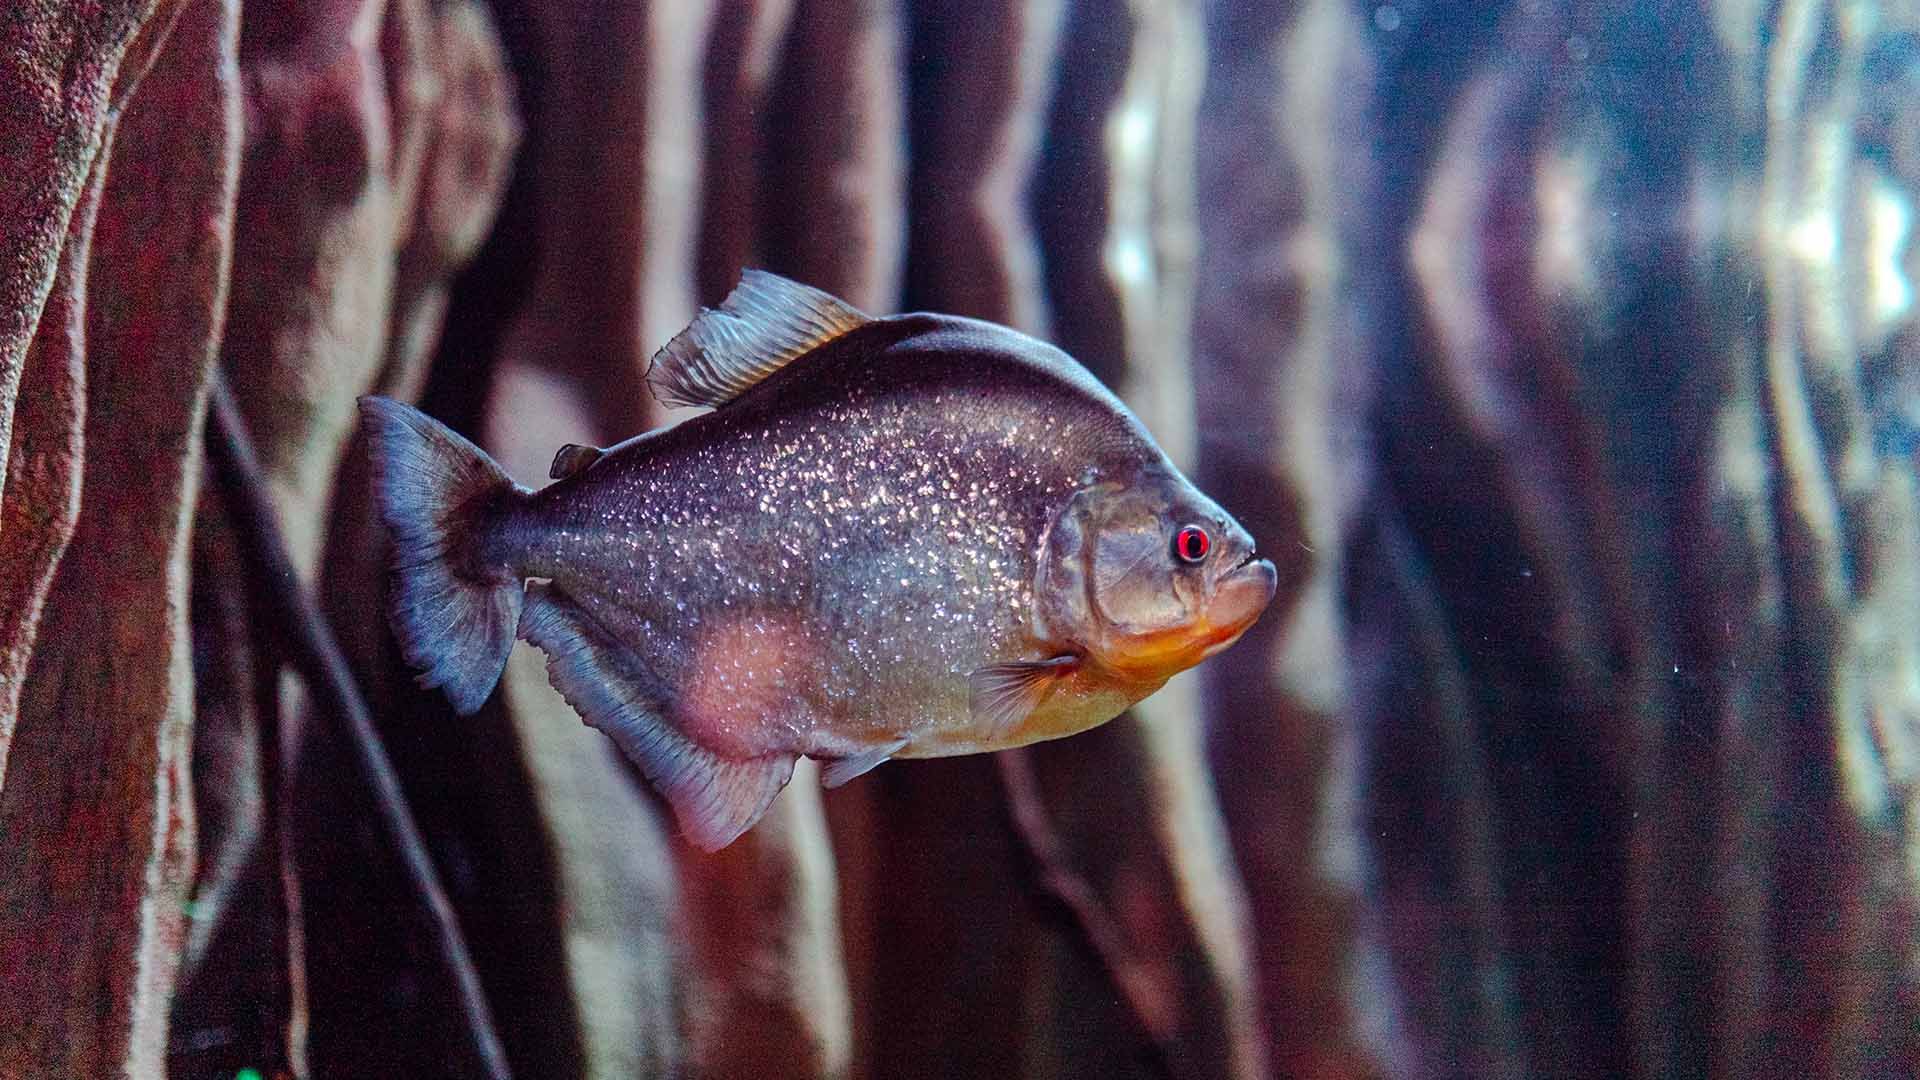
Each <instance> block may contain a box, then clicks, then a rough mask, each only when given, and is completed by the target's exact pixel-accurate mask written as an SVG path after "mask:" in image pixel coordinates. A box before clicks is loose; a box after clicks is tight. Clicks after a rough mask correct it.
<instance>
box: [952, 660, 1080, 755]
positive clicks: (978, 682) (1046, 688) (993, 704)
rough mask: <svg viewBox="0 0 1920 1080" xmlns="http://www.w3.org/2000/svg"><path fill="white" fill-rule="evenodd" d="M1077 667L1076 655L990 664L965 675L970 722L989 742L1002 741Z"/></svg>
mask: <svg viewBox="0 0 1920 1080" xmlns="http://www.w3.org/2000/svg"><path fill="white" fill-rule="evenodd" d="M1079 668H1080V658H1079V657H1077V656H1056V657H1054V658H1053V659H1051V660H1033V661H1019V662H1016V663H1011V664H993V665H991V666H989V667H983V668H981V669H980V670H979V671H976V672H974V673H973V674H971V675H969V676H967V698H968V701H967V704H968V708H969V710H970V711H971V712H972V713H973V722H974V724H975V725H976V726H978V727H979V728H980V730H981V732H982V733H983V734H985V735H986V737H987V738H989V739H1000V738H1005V737H1006V736H1007V735H1009V734H1011V733H1012V732H1013V729H1014V728H1016V727H1019V726H1020V722H1021V721H1022V720H1025V719H1026V718H1027V717H1028V715H1030V714H1031V713H1032V712H1033V710H1035V709H1037V708H1039V707H1040V705H1041V703H1042V702H1044V701H1046V700H1047V695H1049V694H1051V693H1053V690H1054V688H1055V687H1056V686H1058V685H1060V681H1061V680H1062V679H1065V678H1067V677H1068V676H1070V675H1072V674H1073V673H1074V672H1075V671H1078V670H1079Z"/></svg>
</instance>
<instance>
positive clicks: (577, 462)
mask: <svg viewBox="0 0 1920 1080" xmlns="http://www.w3.org/2000/svg"><path fill="white" fill-rule="evenodd" d="M606 453H607V452H606V451H605V450H602V449H600V448H599V447H597V446H582V445H580V444H579V443H568V444H567V445H565V446H563V447H561V448H560V450H559V452H558V453H556V454H554V455H553V464H552V465H550V466H548V467H547V479H549V480H565V479H566V478H567V477H569V476H572V475H573V474H574V473H577V472H579V471H580V470H581V469H584V468H586V467H587V466H589V465H591V464H593V463H594V462H596V461H599V460H600V459H601V458H602V457H605V456H606Z"/></svg>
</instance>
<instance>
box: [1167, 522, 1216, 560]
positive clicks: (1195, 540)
mask: <svg viewBox="0 0 1920 1080" xmlns="http://www.w3.org/2000/svg"><path fill="white" fill-rule="evenodd" d="M1211 550H1213V540H1212V539H1210V538H1209V537H1208V536H1207V530H1205V529H1203V528H1201V527H1200V526H1198V525H1189V526H1187V527H1186V528H1184V529H1181V530H1180V532H1179V533H1178V534H1176V535H1175V536H1174V538H1173V553H1174V554H1175V555H1178V556H1180V561H1181V562H1190V563H1197V562H1199V561H1200V560H1202V559H1204V558H1206V557H1207V552H1209V551H1211Z"/></svg>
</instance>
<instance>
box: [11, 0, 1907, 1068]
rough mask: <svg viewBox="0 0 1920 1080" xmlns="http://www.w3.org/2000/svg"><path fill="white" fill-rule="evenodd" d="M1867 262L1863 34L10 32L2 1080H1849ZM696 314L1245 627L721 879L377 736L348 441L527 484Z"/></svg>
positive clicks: (1618, 11)
mask: <svg viewBox="0 0 1920 1080" xmlns="http://www.w3.org/2000/svg"><path fill="white" fill-rule="evenodd" d="M1917 190H1920V5H1916V4H1914V3H1910V2H1885V3H1876V2H1870V0H1828V2H1823V0H1773V2H1767V3H1762V2H1758V0H1641V2H1631V3H1630V2H1608V0H1600V2H1582V0H1509V2H1439V0H1396V2H1392V3H1347V2H1336V0H1300V2H1273V3H1259V2H1219V3H1198V2H1179V0H1131V2H1122V0H1029V2H996V0H981V2H973V3H967V2H960V0H897V2H885V0H712V2H705V3H700V2H692V0H681V2H669V0H661V2H647V0H493V2H491V3H481V2H478V0H308V2H305V3H296V2H293V0H96V2H93V3H88V4H84V5H80V4H75V5H62V4H32V5H22V4H8V5H6V6H5V8H4V10H0V445H4V446H6V447H7V448H8V457H7V459H6V471H5V474H4V484H3V486H0V1077H5V1078H15V1077H19V1078H32V1077H81V1076H105V1075H109V1074H115V1075H130V1076H137V1077H144V1076H160V1075H171V1076H177V1077H221V1078H228V1077H235V1076H241V1077H274V1076H317V1077H325V1076H345V1077H364V1076H399V1075H409V1076H420V1077H429V1076H500V1075H505V1072H506V1070H507V1069H509V1068H510V1069H511V1071H512V1072H513V1073H515V1074H517V1075H520V1076H523V1077H586V1076H593V1077H630V1076H640V1077H667V1076H692V1077H749V1078H751V1077H769V1078H785V1077H794V1078H816V1077H817V1078H828V1077H853V1078H861V1080H888V1078H895V1077H996V1078H997V1077H1012V1076H1021V1077H1036V1078H1068V1077H1073V1078H1079V1077H1090V1078H1110V1077H1112V1078H1120V1077H1180V1078H1186V1077H1247V1078H1251V1077H1327V1078H1332V1077H1495V1078H1518V1077H1535V1076H1539V1077H1617V1076H1620V1077H1696V1076H1698V1077H1729V1078H1747V1077H1883V1076H1884V1077H1911V1076H1916V1075H1920V908H1917V907H1916V903H1917V901H1920V818H1916V804H1915V799H1916V789H1915V785H1916V782H1917V781H1920V501H1917V498H1916V495H1917V493H1916V486H1917V485H1916V480H1917V478H1920V337H1917V336H1916V325H1915V309H1914V295H1913V282H1914V278H1915V272H1916V269H1920V248H1917V247H1916V244H1915V243H1914V239H1913V235H1912V233H1913V219H1914V213H1915V198H1916V191H1917ZM745 266H758V267H764V268H766V269H769V270H772V271H775V272H778V273H781V274H785V275H789V276H792V277H794V278H797V279H799V280H802V281H805V282H808V283H810V284H813V285H816V286H818V287H821V288H824V289H827V290H830V291H832V292H835V293H837V294H839V295H842V296H844V297H846V298H847V299H848V300H850V301H851V302H853V303H855V304H857V305H859V306H861V307H863V308H865V309H867V310H869V311H872V312H876V313H880V312H893V311H901V310H915V309H931V310H938V311H946V312H953V313H958V314H963V315H971V316H978V317H983V318H988V319H993V320H997V321H1001V322H1005V323H1008V324H1010V325H1013V326H1015V327H1018V328H1020V329H1023V330H1026V331H1029V332H1031V333H1034V334H1036V335H1039V336H1041V337H1044V338H1046V339H1048V340H1051V341H1053V342H1055V343H1057V344H1059V345H1060V346H1062V347H1063V348H1065V349H1067V350H1068V351H1069V352H1071V353H1072V354H1073V355H1075V356H1076V357H1078V358H1079V359H1080V360H1081V361H1082V362H1083V363H1085V364H1086V365H1087V366H1088V367H1089V368H1090V369H1091V370H1092V371H1094V372H1095V373H1096V374H1097V375H1099V376H1100V377H1101V378H1102V379H1104V380H1106V381H1107V382H1108V383H1109V384H1111V385H1112V386H1114V387H1115V388H1116V390H1118V391H1119V393H1120V394H1121V395H1122V396H1123V397H1124V398H1125V399H1126V400H1127V401H1128V403H1129V404H1131V405H1132V406H1133V407H1134V409H1135V410H1136V411H1137V412H1138V413H1139V415H1140V416H1141V417H1142V419H1143V420H1144V421H1145V422H1146V424H1147V425H1148V427H1149V428H1151V429H1152V431H1153V432H1154V434H1155V436H1156V437H1157V438H1158V439H1159V441H1160V442H1161V443H1162V444H1163V445H1164V446H1165V447H1166V448H1167V449H1168V451H1169V452H1170V453H1171V454H1172V456H1173V457H1174V458H1175V460H1176V461H1177V462H1179V463H1180V464H1181V466H1182V467H1183V468H1185V469H1186V470H1187V471H1188V472H1189V473H1190V474H1192V475H1193V476H1194V477H1195V479H1196V481H1197V482H1198V483H1199V484H1200V486H1201V487H1202V488H1204V489H1205V490H1207V491H1208V492H1209V493H1211V494H1213V495H1214V496H1215V497H1216V498H1217V499H1218V500H1219V501H1220V503H1221V504H1222V505H1223V506H1225V507H1226V508H1227V509H1228V510H1229V511H1231V512H1232V513H1233V514H1234V515H1235V516H1237V517H1238V518H1239V520H1240V521H1241V522H1243V523H1244V524H1245V525H1246V526H1247V527H1248V528H1249V530H1250V531H1251V532H1252V533H1253V534H1254V536H1255V537H1256V538H1257V539H1258V541H1259V544H1260V548H1261V552H1262V554H1264V555H1266V556H1268V557H1270V558H1272V559H1274V561H1275V562H1276V563H1277V564H1278V566H1279V568H1280V573H1281V584H1280V593H1279V596H1278V598H1277V599H1276V600H1275V602H1274V606H1273V607H1272V608H1271V609H1270V610H1269V612H1268V614H1267V616H1266V618H1265V619H1264V620H1262V622H1261V623H1260V624H1258V625H1257V626H1256V627H1255V628H1254V630H1253V631H1252V632H1251V633H1249V634H1248V635H1247V637H1246V638H1245V639H1244V640H1243V641H1242V642H1241V643H1240V644H1239V645H1238V646H1236V647H1235V648H1233V649H1232V650H1230V651H1228V652H1227V653H1225V654H1223V655H1221V656H1220V657H1218V658H1216V659H1214V660H1211V661H1209V662H1208V663H1206V664H1205V665H1203V666H1202V667H1201V668H1199V669H1198V670H1196V671H1194V672H1190V673H1188V674H1186V675H1183V676H1181V677H1179V678H1178V679H1176V680H1175V681H1174V682H1173V683H1171V684H1170V685H1169V686H1168V687H1167V688H1166V689H1165V690H1164V691H1163V692H1161V693H1159V694H1158V695H1156V696H1154V697H1152V698H1150V699H1148V700H1147V701H1146V702H1144V703H1143V704H1142V705H1141V706H1140V707H1139V708H1137V709H1136V710H1135V711H1134V712H1133V713H1132V714H1130V715H1129V716H1126V717H1123V718H1121V719H1120V720H1117V721H1115V722H1114V723H1112V724H1110V725H1107V726H1105V727H1103V728H1100V729H1097V730H1095V731H1093V732H1090V733H1088V734H1085V735H1081V736H1076V737H1074V738H1071V739H1067V740H1063V741H1060V742H1055V743H1048V744H1042V745H1038V746H1034V747H1032V748H1030V749H1027V750H1021V751H1011V752H1006V753H1002V754H996V755H988V756H976V757H967V758H957V759H948V760H938V761H927V762H904V763H896V764H890V765H888V766H886V767H885V768H882V769H880V770H877V771H876V772H874V773H873V774H871V775H869V776H867V777H864V778H862V779H860V780H858V781H856V782H854V783H853V784H851V785H849V786H848V787H846V788H844V789H840V790H836V791H833V792H828V793H824V794H823V793H822V792H821V791H820V790H819V788H818V785H817V784H815V783H813V782H811V777H810V776H809V775H808V774H807V773H804V772H803V773H802V774H801V775H800V776H799V777H797V778H796V783H794V784H793V785H792V786H791V787H790V788H789V789H788V790H787V791H786V792H785V793H784V794H782V795H781V797H780V798H779V800H778V801H777V802H776V803H775V805H774V808H773V811H772V813H771V814H770V815H769V817H768V818H767V820H766V821H765V822H763V823H762V824H761V825H760V826H758V827H757V828H755V829H754V830H753V831H752V832H750V833H748V834H747V835H746V836H745V837H744V838H743V839H742V840H741V841H739V842H738V843H736V844H734V845H733V846H732V847H730V848H728V849H726V850H724V851H722V852H720V853H718V854H716V855H704V854H702V853H700V852H698V851H696V850H694V849H692V848H691V847H689V846H687V845H686V844H684V843H683V842H681V841H679V840H677V839H676V838H675V834H674V829H673V827H672V824H671V821H670V819H669V818H668V817H667V816H666V815H665V813H664V810H663V808H662V806H661V805H660V804H659V803H658V802H657V801H656V799H655V798H654V796H653V795H652V794H651V792H650V791H649V790H648V789H647V788H646V786H645V785H644V784H643V783H642V782H640V780H639V779H638V777H637V776H636V775H634V774H633V773H632V772H631V771H630V769H629V767H628V766H627V765H626V764H625V763H624V762H623V761H622V760H621V759H620V758H619V757H618V755H617V753H616V752H615V750H614V748H613V745H612V743H611V742H610V741H609V740H607V739H605V738H603V737H601V736H600V735H598V734H597V733H594V732H591V731H588V730H587V729H585V728H583V727H582V726H581V724H580V722H579V720H578V718H577V716H576V715H575V714H574V713H573V711H572V710H571V709H569V708H568V707H567V705H566V704H565V702H564V701H562V700H561V698H560V697H559V696H558V695H557V694H556V693H555V692H554V691H553V690H552V689H551V688H550V687H549V685H548V683H547V680H546V676H545V672H544V668H543V664H542V661H541V658H540V656H539V654H537V653H535V652H533V651H532V650H530V649H528V648H527V647H525V646H521V647H519V648H518V649H517V650H516V653H515V655H514V657H513V659H512V661H511V663H510V667H509V671H508V675H507V678H506V681H505V684H504V685H503V687H502V689H501V690H500V691H499V692H498V693H497V694H496V695H495V697H494V699H493V700H492V701H491V702H490V703H489V704H488V706H487V707H486V708H485V709H484V710H483V711H482V712H481V713H480V714H479V715H478V716H477V717H473V718H466V719H463V718H459V717H456V716H455V715H454V714H453V712H452V711H451V709H450V708H449V707H448V706H447V704H446V703H445V701H444V700H443V699H442V698H441V697H440V696H439V695H438V694H437V693H427V692H423V691H420V690H418V689H416V688H415V687H414V685H413V683H412V680H411V677H410V673H409V672H408V670H407V669H406V667H405V665H404V664H403V663H402V661H401V659H400V657H399V655H398V653H397V651H396V648H395V646H394V643H393V641H392V639H391V637H390V634H389V631H388V630H387V628H386V619H385V610H386V608H385V604H386V601H385V589H386V582H385V580H384V573H383V569H382V568H383V567H384V565H385V562H384V560H385V555H386V553H385V551H384V549H383V546H382V544H383V541H382V539H381V536H380V530H379V528H378V526H377V523H376V522H375V520H374V516H373V514H372V513H371V511H370V505H371V504H370V501H369V500H370V494H369V490H368V480H367V476H366V466H365V459H364V457H363V450H362V448H361V447H360V445H359V436H358V434H357V433H356V431H355V429H354V420H355V414H354V411H353V403H354V400H355V398H356V397H357V396H358V395H360V394H363V393H369V392H374V393H381V394H387V395H392V396H396V397H401V398H403V399H409V400H417V401H420V402H421V404H422V406H423V408H425V409H427V410H428V411H429V412H431V413H433V414H434V415H436V416H438V417H440V418H442V419H444V420H446V421H448V422H449V423H451V424H453V425H454V426H456V427H458V428H460V429H461V430H463V431H464V432H466V433H468V434H469V435H471V436H473V437H474V438H475V439H476V440H477V441H479V442H480V443H481V444H482V445H484V446H485V447H486V448H487V449H488V450H489V451H491V452H492V453H494V454H495V455H496V456H497V457H498V458H500V460H501V461H502V462H503V463H505V464H506V465H507V467H508V468H509V469H510V470H511V471H513V472H514V473H515V474H516V476H517V477H518V478H519V479H520V480H521V481H522V482H526V483H537V482H540V481H541V478H542V477H544V475H545V471H546V465H547V462H548V460H549V458H550V457H551V455H552V453H553V450H554V448H555V447H557V446H559V445H560V444H561V443H564V442H569V441H574V442H585V443H600V444H604V443H607V442H611V441H616V440H618V439H621V438H624V437H626V436H629V435H632V434H634V433H637V432H639V431H641V430H644V429H646V428H648V427H650V426H654V425H657V424H659V423H662V422H665V421H668V420H670V419H672V418H671V417H669V416H667V415H665V414H664V413H662V412H661V411H659V409H658V407H657V405H656V404H655V402H654V401H653V399H652V397H651V396H650V395H649V394H648V393H647V392H646V390H645V388H644V386H643V383H642V379H641V376H642V373H643V372H644V370H645V368H646V364H647V361H648V358H649V356H650V355H651V354H652V351H653V350H654V349H655V348H657V347H658V346H660V345H661V344H663V343H665V341H666V340H667V339H668V338H669V337H670V336H671V335H672V334H674V333H675V332H677V331H678V330H680V329H681V328H682V327H683V326H685V325H686V323H687V321H688V319H689V318H691V317H692V315H693V314H694V313H695V311H696V310H697V309H698V307H699V306H700V305H701V304H709V305H711V304H716V303H718V302H719V300H720V298H721V297H723V296H724V295H725V294H726V292H727V290H728V289H729V288H730V287H731V286H732V285H733V284H734V282H735V281H736V280H737V277H738V274H739V271H740V269H741V268H742V267H745ZM216 383H217V384H219V390H218V393H216ZM210 401H211V402H215V405H216V407H213V408H211V409H210V406H209V403H210ZM210 416H211V419H210ZM223 418H224V419H223ZM248 436H250V442H251V446H252V448H253V449H254V450H255V451H257V460H253V459H250V458H248V457H247V455H246V453H245V444H246V442H247V441H248ZM209 440H211V442H212V452H211V454H209V452H208V450H207V444H208V442H209ZM236 447H238V448H239V449H238V450H236ZM236 454H238V456H237V457H236ZM263 521H266V522H269V523H277V527H278V531H279V532H280V533H281V537H280V538H279V539H280V540H281V541H282V542H283V547H282V548H281V549H280V550H281V552H282V553H283V554H284V557H285V559H286V560H287V561H286V564H285V565H278V564H276V563H275V562H274V559H273V558H272V557H271V556H272V555H273V554H274V545H273V544H272V543H269V542H267V541H263V540H262V538H261V532H260V530H261V523H262V522H263ZM269 539H271V538H269ZM263 544H264V545H265V546H263ZM263 552H264V554H263ZM296 581H298V582H300V583H303V584H304V585H305V587H306V588H307V589H308V590H309V594H310V595H311V597H312V598H313V599H314V600H316V601H317V602H318V605H319V609H320V611H321V612H323V613H324V626H323V623H322V620H321V618H319V617H317V616H314V615H313V614H312V612H311V611H308V612H306V613H305V614H304V615H303V613H302V609H301V608H300V605H299V603H298V595H297V593H295V592H294V591H293V589H292V586H293V584H294V583H295V582H296ZM326 626H330V628H331V636H332V637H334V638H336V639H337V641H338V644H339V646H340V650H341V655H342V656H343V657H344V659H345V660H346V661H348V663H349V664H350V668H349V667H342V666H339V665H335V666H334V667H332V668H329V667H328V666H327V655H328V654H326V653H325V650H324V648H323V647H322V646H323V645H324V641H323V638H324V636H325V635H322V634H321V633H320V631H321V630H322V629H324V628H325V627H326ZM315 642H321V645H316V644H315ZM328 672H331V673H332V675H331V677H330V676H329V675H328ZM349 676H350V677H349ZM330 678H331V681H329V679H330ZM356 692H357V693H356ZM356 710H358V711H356ZM354 717H359V718H360V720H361V721H362V722H363V725H364V726H363V727H362V728H361V729H359V731H360V733H359V734H358V735H356V734H355V731H356V729H355V727H354V725H353V724H351V723H347V722H345V721H347V720H351V719H352V718H354ZM373 731H377V732H378V734H379V736H380V741H381V742H383V743H384V748H385V753H386V756H388V757H390V760H391V771H390V772H381V771H380V769H379V768H378V765H379V761H380V755H379V754H378V750H377V747H375V748H374V749H372V750H370V749H368V748H369V747H370V746H374V744H373V743H372V742H370V741H369V740H368V738H367V735H368V734H369V733H370V732H373ZM382 777H386V778H388V779H397V781H398V787H397V789H391V790H386V796H387V797H386V798H384V799H383V798H382V797H381V792H382V791H383V789H382V788H381V787H380V784H379V780H380V779H381V778H382ZM397 795H398V796H404V806H403V809H404V810H406V811H410V816H411V818H412V819H413V820H414V821H415V822H416V823H417V826H418V838H417V840H418V842H417V843H415V844H413V845H412V846H411V847H409V845H408V844H407V843H406V842H405V840H404V836H403V838H402V839H401V840H398V841H397V840H396V835H402V834H404V829H402V830H401V833H396V832H395V826H394V825H393V822H394V821H395V820H396V818H395V816H394V815H395V813H396V811H395V809H394V807H395V806H400V805H402V804H400V803H399V802H398V801H397V800H396V799H395V798H393V797H392V796H397ZM409 851H411V852H412V853H413V854H414V855H415V856H416V858H415V859H414V860H413V861H412V862H409V860H408V859H407V857H406V855H407V853H408V852H409ZM423 852H424V853H425V855H426V856H429V858H424V859H423V858H418V857H417V856H419V855H420V854H421V853H423ZM432 877H437V879H438V882H439V884H440V886H441V887H442V888H443V889H444V895H445V897H446V900H447V901H448V902H449V903H450V905H451V906H450V909H446V910H443V911H442V912H441V915H442V916H443V917H441V918H438V919H436V917H435V909H434V908H433V906H432V905H431V904H430V903H423V900H422V889H423V886H422V884H421V883H422V882H423V881H425V880H427V879H428V878H432ZM427 891H428V894H429V895H432V890H431V889H428V890H427ZM448 913H450V914H451V918H446V917H444V916H445V915H447V914H448Z"/></svg>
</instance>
